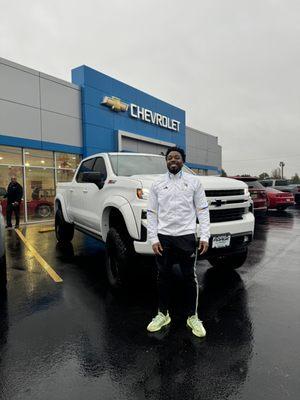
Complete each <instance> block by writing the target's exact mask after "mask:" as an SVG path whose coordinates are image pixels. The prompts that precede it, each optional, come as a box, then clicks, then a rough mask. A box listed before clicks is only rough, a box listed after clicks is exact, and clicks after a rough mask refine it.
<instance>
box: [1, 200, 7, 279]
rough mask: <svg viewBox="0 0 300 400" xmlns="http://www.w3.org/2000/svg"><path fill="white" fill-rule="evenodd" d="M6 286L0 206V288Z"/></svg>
mask: <svg viewBox="0 0 300 400" xmlns="http://www.w3.org/2000/svg"><path fill="white" fill-rule="evenodd" d="M5 285H6V259H5V226H4V218H3V215H2V208H1V205H0V286H5Z"/></svg>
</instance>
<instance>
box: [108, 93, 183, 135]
mask: <svg viewBox="0 0 300 400" xmlns="http://www.w3.org/2000/svg"><path fill="white" fill-rule="evenodd" d="M101 104H103V105H105V106H107V107H110V108H111V109H112V110H113V111H115V112H119V111H123V112H125V111H129V115H130V117H132V118H135V119H140V120H142V121H145V122H149V123H150V124H154V125H158V126H161V127H162V128H166V129H170V130H172V131H175V132H179V126H180V121H177V120H176V119H172V118H170V117H167V116H165V115H162V114H160V113H158V112H154V111H151V110H148V109H147V108H144V107H140V106H138V105H136V104H130V105H128V104H126V103H124V102H122V101H121V100H120V99H119V98H117V97H108V96H105V97H104V98H103V100H102V103H101Z"/></svg>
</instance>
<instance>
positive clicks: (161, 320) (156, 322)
mask: <svg viewBox="0 0 300 400" xmlns="http://www.w3.org/2000/svg"><path fill="white" fill-rule="evenodd" d="M170 322H171V318H170V316H169V313H167V315H165V314H163V313H162V312H160V311H159V312H158V314H157V315H156V317H154V318H153V319H152V321H151V322H150V324H149V325H148V326H147V331H149V332H157V331H159V330H161V328H162V327H163V326H165V325H168V324H169V323H170Z"/></svg>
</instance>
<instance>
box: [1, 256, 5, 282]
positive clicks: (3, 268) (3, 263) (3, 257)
mask: <svg viewBox="0 0 300 400" xmlns="http://www.w3.org/2000/svg"><path fill="white" fill-rule="evenodd" d="M5 286H6V259H5V255H4V256H2V257H0V287H5Z"/></svg>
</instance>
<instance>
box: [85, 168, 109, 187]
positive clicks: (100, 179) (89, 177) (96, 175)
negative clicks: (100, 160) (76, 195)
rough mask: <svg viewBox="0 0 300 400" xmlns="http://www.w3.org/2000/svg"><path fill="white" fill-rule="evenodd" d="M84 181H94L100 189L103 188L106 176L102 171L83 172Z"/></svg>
mask: <svg viewBox="0 0 300 400" xmlns="http://www.w3.org/2000/svg"><path fill="white" fill-rule="evenodd" d="M82 182H86V183H94V184H95V185H96V186H97V187H98V188H99V189H102V188H103V186H104V183H105V178H104V176H103V174H101V173H100V172H83V174H82Z"/></svg>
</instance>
